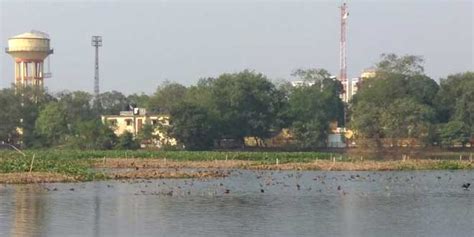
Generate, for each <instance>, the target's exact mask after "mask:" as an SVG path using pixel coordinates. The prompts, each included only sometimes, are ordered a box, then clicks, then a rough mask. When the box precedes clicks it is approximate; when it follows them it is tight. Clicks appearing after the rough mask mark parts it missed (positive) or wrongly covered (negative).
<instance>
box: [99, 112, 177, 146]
mask: <svg viewBox="0 0 474 237" xmlns="http://www.w3.org/2000/svg"><path fill="white" fill-rule="evenodd" d="M102 122H103V123H105V124H108V125H109V126H110V127H111V128H112V129H113V130H114V132H115V134H116V135H117V136H120V135H122V134H123V133H125V132H126V131H128V132H130V133H132V134H133V135H134V136H135V137H136V136H137V135H138V134H139V133H140V131H142V129H143V127H144V126H145V125H146V124H151V125H152V126H153V128H154V132H153V136H154V138H153V139H152V141H149V142H147V143H148V144H142V145H144V146H146V145H150V146H153V147H158V148H161V147H163V146H175V145H177V142H176V139H174V138H171V137H168V136H167V135H166V133H165V132H164V128H165V127H167V126H169V125H170V124H169V116H168V115H158V114H148V113H147V112H146V110H145V109H142V108H135V109H134V110H133V111H121V112H120V114H119V115H102Z"/></svg>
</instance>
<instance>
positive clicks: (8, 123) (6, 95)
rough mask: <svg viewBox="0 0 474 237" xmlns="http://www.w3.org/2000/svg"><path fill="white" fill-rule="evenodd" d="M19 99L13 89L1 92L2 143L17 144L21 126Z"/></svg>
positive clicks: (0, 139) (0, 131)
mask: <svg viewBox="0 0 474 237" xmlns="http://www.w3.org/2000/svg"><path fill="white" fill-rule="evenodd" d="M20 106H21V105H20V103H19V97H18V96H16V95H15V92H14V91H13V90H12V89H2V90H0V110H1V112H0V121H1V122H0V142H2V141H3V142H8V143H12V142H15V141H14V140H16V139H15V138H16V137H18V133H17V128H18V127H19V126H20V118H21V116H20V115H21V107H20Z"/></svg>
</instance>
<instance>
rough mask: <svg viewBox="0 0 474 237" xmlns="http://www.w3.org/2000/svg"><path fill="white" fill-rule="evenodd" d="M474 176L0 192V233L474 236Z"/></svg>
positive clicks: (300, 175) (344, 175)
mask: <svg viewBox="0 0 474 237" xmlns="http://www.w3.org/2000/svg"><path fill="white" fill-rule="evenodd" d="M466 182H469V183H473V185H474V171H418V172H323V171H307V172H306V171H305V172H298V171H291V172H287V171H285V172H279V171H276V172H270V171H265V172H261V171H239V170H235V171H232V172H231V175H230V177H227V178H220V179H212V180H207V181H199V180H190V179H188V180H149V181H146V180H140V181H107V182H89V183H75V184H42V185H39V184H35V185H2V186H0V236H61V237H62V236H272V237H273V236H285V237H286V236H474V189H473V188H472V187H471V190H470V191H466V190H463V189H462V188H461V185H462V184H463V183H466Z"/></svg>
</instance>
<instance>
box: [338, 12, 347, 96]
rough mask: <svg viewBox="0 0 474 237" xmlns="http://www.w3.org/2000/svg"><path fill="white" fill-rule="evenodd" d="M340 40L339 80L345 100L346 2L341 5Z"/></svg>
mask: <svg viewBox="0 0 474 237" xmlns="http://www.w3.org/2000/svg"><path fill="white" fill-rule="evenodd" d="M339 8H340V9H341V40H340V45H339V47H340V48H339V50H340V60H341V61H340V65H339V66H340V74H339V80H340V81H341V83H342V85H343V86H344V93H343V95H342V100H343V101H344V102H347V101H348V100H349V93H348V89H349V85H348V84H347V64H346V57H347V56H346V27H347V16H349V12H348V11H347V5H346V3H343V4H342V6H341V7H339Z"/></svg>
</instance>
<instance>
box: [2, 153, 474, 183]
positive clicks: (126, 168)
mask: <svg viewBox="0 0 474 237" xmlns="http://www.w3.org/2000/svg"><path fill="white" fill-rule="evenodd" d="M89 164H90V166H89V168H90V169H92V170H94V171H95V172H97V174H95V176H93V178H90V177H87V176H84V175H70V174H64V173H60V172H49V171H46V172H37V171H35V172H31V173H30V172H7V173H0V184H29V183H55V182H87V181H98V180H135V179H212V178H224V177H227V176H228V175H229V170H238V169H244V170H254V171H259V170H262V171H263V170H271V171H278V170H282V171H291V170H294V171H404V170H405V171H414V170H460V169H463V170H470V169H474V162H473V161H468V160H463V161H459V160H457V161H455V160H422V159H419V160H417V159H414V160H377V161H375V160H343V161H340V160H336V159H333V160H314V161H312V162H287V163H281V164H277V163H268V162H262V161H248V160H212V161H176V160H167V159H159V158H102V159H90V160H89ZM100 170H102V171H101V172H99V171H100Z"/></svg>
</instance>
